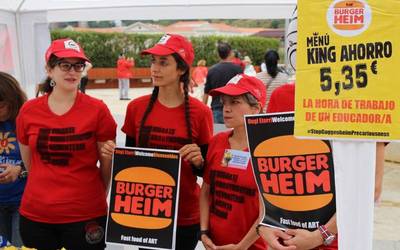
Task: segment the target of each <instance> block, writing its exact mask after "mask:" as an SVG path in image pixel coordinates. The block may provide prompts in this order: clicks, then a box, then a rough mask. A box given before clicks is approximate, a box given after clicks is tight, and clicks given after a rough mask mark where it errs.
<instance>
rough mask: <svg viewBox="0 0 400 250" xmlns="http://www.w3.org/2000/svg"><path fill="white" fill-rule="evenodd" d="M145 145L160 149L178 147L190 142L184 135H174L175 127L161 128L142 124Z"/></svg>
mask: <svg viewBox="0 0 400 250" xmlns="http://www.w3.org/2000/svg"><path fill="white" fill-rule="evenodd" d="M142 133H143V134H144V138H145V139H146V141H148V143H147V147H150V148H162V149H180V148H181V147H182V146H183V145H186V144H188V143H190V140H189V139H188V138H185V137H179V136H176V129H174V128H162V127H157V126H144V127H143V129H142Z"/></svg>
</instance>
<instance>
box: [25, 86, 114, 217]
mask: <svg viewBox="0 0 400 250" xmlns="http://www.w3.org/2000/svg"><path fill="white" fill-rule="evenodd" d="M115 134H116V123H115V121H114V119H113V117H112V116H111V113H110V111H109V110H108V108H107V106H106V105H105V104H104V103H103V102H102V101H100V100H97V99H95V98H92V97H90V96H87V95H85V94H82V93H78V95H77V97H76V100H75V103H74V105H73V106H72V108H71V109H70V110H69V111H68V112H67V113H65V114H63V115H56V114H54V113H53V112H52V111H51V110H50V108H49V106H48V95H45V96H42V97H39V98H36V99H33V100H30V101H28V102H26V103H25V104H24V105H23V107H22V108H21V110H20V112H19V115H18V117H17V138H18V141H19V142H20V143H22V144H24V145H28V146H29V148H30V152H31V163H30V171H29V178H28V182H27V185H26V188H25V192H24V195H23V197H22V202H21V208H20V212H21V214H22V215H23V216H25V217H27V218H29V219H31V220H33V221H38V222H44V223H69V222H77V221H83V220H88V219H91V218H95V217H99V216H103V215H105V214H106V212H107V203H106V192H105V187H104V183H103V181H102V178H101V173H100V169H99V168H98V167H97V161H98V159H99V157H98V152H97V142H103V141H106V140H112V139H114V138H115Z"/></svg>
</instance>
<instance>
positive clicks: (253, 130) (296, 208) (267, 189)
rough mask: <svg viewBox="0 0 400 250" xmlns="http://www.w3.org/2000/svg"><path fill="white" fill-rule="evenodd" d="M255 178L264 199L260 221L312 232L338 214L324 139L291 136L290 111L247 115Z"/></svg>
mask: <svg viewBox="0 0 400 250" xmlns="http://www.w3.org/2000/svg"><path fill="white" fill-rule="evenodd" d="M245 119H246V129H247V137H248V142H249V148H250V153H251V157H252V165H253V170H254V175H255V178H256V181H257V185H258V189H259V191H260V194H261V196H262V198H263V201H264V208H265V211H264V212H265V215H264V218H263V221H262V223H263V224H266V225H271V226H274V227H279V228H301V229H306V230H315V229H317V227H318V225H323V224H325V223H327V222H328V220H329V219H330V218H331V217H332V215H334V213H335V212H336V206H335V183H334V181H335V176H334V169H333V159H332V149H331V146H330V144H329V142H328V141H322V140H300V139H296V138H295V137H294V136H293V127H294V115H293V113H279V114H278V113H276V114H264V115H255V116H246V118H245Z"/></svg>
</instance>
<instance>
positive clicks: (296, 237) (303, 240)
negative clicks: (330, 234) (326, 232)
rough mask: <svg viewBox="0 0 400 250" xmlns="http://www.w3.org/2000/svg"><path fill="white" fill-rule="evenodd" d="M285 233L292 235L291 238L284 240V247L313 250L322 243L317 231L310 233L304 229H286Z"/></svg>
mask: <svg viewBox="0 0 400 250" xmlns="http://www.w3.org/2000/svg"><path fill="white" fill-rule="evenodd" d="M286 233H288V234H289V235H292V236H293V238H291V239H289V240H285V241H284V243H285V245H294V246H296V250H307V249H314V248H315V247H318V246H321V245H322V244H323V242H324V240H323V238H322V236H321V233H320V232H319V230H318V229H317V230H315V231H312V232H310V231H308V230H305V229H288V230H286Z"/></svg>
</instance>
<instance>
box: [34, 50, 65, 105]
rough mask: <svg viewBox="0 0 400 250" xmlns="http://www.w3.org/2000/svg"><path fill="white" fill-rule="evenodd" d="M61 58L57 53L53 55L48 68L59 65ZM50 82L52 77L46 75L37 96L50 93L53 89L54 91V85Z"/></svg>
mask: <svg viewBox="0 0 400 250" xmlns="http://www.w3.org/2000/svg"><path fill="white" fill-rule="evenodd" d="M59 60H60V58H58V57H56V56H55V55H51V56H50V58H49V61H48V62H47V64H46V65H47V67H48V68H50V69H53V68H54V67H55V66H56V65H57V63H58V62H59ZM50 82H51V78H50V77H46V79H45V80H44V81H43V82H41V83H39V87H38V89H37V91H36V97H38V96H39V94H45V93H50V92H51V91H53V87H52V86H51V85H50Z"/></svg>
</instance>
